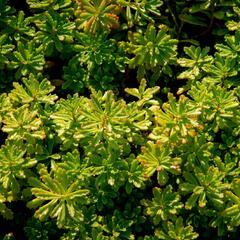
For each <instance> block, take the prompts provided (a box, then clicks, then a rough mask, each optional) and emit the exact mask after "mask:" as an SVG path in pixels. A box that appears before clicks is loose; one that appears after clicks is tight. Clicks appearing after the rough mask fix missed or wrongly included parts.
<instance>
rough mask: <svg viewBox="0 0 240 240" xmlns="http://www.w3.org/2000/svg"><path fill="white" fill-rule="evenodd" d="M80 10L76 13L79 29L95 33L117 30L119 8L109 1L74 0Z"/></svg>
mask: <svg viewBox="0 0 240 240" xmlns="http://www.w3.org/2000/svg"><path fill="white" fill-rule="evenodd" d="M76 2H77V3H79V8H80V10H79V11H78V12H77V13H76V14H77V17H78V20H77V23H78V25H79V28H83V29H84V30H86V31H89V32H92V33H95V32H97V31H100V30H107V31H109V30H110V29H111V28H117V27H118V26H119V22H118V16H117V14H118V12H119V10H120V9H119V6H118V5H116V4H114V2H115V1H109V0H92V1H87V0H76Z"/></svg>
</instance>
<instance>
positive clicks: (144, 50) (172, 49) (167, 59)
mask: <svg viewBox="0 0 240 240" xmlns="http://www.w3.org/2000/svg"><path fill="white" fill-rule="evenodd" d="M128 38H129V43H126V44H125V45H126V46H125V49H126V51H127V52H128V53H129V54H133V55H134V57H133V58H132V59H129V67H130V68H136V67H137V68H138V78H139V79H141V78H142V77H143V76H144V75H145V74H146V70H153V71H154V69H155V71H154V72H156V71H158V72H159V68H160V69H161V68H162V71H163V72H165V73H167V74H169V75H171V68H169V64H171V63H172V61H173V60H174V59H175V58H176V55H177V52H176V50H177V40H176V39H171V37H170V35H168V34H167V33H166V31H165V30H164V29H160V30H159V31H157V30H156V28H155V27H154V26H153V25H152V24H149V25H148V27H147V30H146V32H145V33H144V34H142V33H141V32H140V33H139V32H136V33H132V32H129V35H128ZM160 72H161V71H160ZM158 74H159V73H158Z"/></svg>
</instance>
